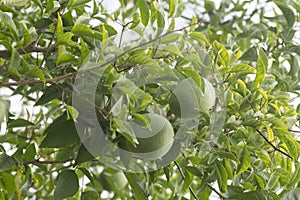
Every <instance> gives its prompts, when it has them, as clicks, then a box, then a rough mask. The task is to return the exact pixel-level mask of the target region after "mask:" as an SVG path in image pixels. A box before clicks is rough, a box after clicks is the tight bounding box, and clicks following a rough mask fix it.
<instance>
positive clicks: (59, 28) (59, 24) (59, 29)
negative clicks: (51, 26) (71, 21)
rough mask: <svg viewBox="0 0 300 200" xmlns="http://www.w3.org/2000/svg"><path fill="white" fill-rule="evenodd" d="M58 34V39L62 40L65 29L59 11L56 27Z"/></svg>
mask: <svg viewBox="0 0 300 200" xmlns="http://www.w3.org/2000/svg"><path fill="white" fill-rule="evenodd" d="M56 34H57V40H60V38H61V37H62V36H63V34H64V30H63V23H62V20H61V17H60V14H59V12H58V13H57V28H56Z"/></svg>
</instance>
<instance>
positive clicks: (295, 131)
mask: <svg viewBox="0 0 300 200" xmlns="http://www.w3.org/2000/svg"><path fill="white" fill-rule="evenodd" d="M289 131H291V132H293V133H300V131H297V130H292V129H289Z"/></svg>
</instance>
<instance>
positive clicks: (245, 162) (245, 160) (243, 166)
mask: <svg viewBox="0 0 300 200" xmlns="http://www.w3.org/2000/svg"><path fill="white" fill-rule="evenodd" d="M250 165H251V158H250V153H249V151H248V150H247V148H246V147H245V148H244V149H243V152H242V155H241V158H240V164H239V165H238V167H237V171H236V175H240V174H241V173H243V172H244V171H246V170H247V169H248V168H249V167H250Z"/></svg>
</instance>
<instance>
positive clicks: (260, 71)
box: [253, 49, 268, 88]
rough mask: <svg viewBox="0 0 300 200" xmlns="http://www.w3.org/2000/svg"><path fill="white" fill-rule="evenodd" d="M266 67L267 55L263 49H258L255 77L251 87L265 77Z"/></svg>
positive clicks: (255, 85) (258, 83)
mask: <svg viewBox="0 0 300 200" xmlns="http://www.w3.org/2000/svg"><path fill="white" fill-rule="evenodd" d="M267 67H268V57H267V55H266V54H265V52H264V50H263V49H259V53H258V61H257V66H256V77H255V80H254V83H253V87H255V88H257V87H258V86H259V85H260V84H261V83H262V82H263V81H264V79H265V75H266V73H267Z"/></svg>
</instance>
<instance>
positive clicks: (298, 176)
mask: <svg viewBox="0 0 300 200" xmlns="http://www.w3.org/2000/svg"><path fill="white" fill-rule="evenodd" d="M299 181H300V165H299V164H297V165H296V170H295V172H294V174H293V177H292V179H291V180H290V182H289V184H288V185H287V186H286V188H287V189H291V188H292V187H294V186H295V185H296V184H298V183H299Z"/></svg>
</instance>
